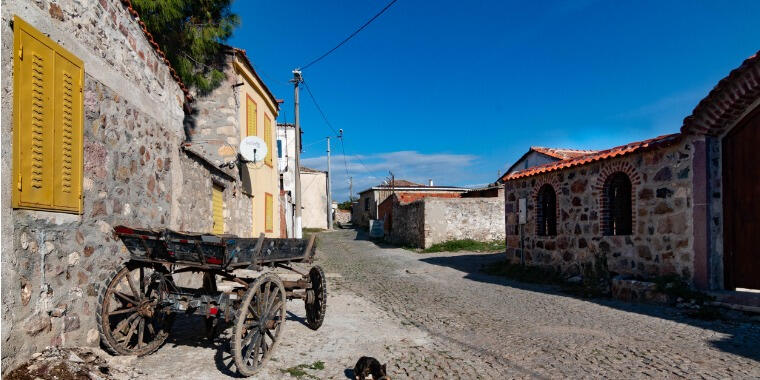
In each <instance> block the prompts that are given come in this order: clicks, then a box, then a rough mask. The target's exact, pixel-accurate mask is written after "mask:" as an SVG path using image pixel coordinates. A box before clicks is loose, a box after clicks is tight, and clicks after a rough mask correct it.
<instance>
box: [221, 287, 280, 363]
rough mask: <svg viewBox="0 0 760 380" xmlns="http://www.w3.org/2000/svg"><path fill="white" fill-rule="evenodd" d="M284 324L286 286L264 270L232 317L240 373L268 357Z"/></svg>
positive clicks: (233, 341) (235, 356) (233, 337)
mask: <svg viewBox="0 0 760 380" xmlns="http://www.w3.org/2000/svg"><path fill="white" fill-rule="evenodd" d="M284 324H285V287H284V286H283V285H282V281H281V280H280V278H279V277H277V275H275V274H273V273H267V274H265V275H263V276H261V277H259V278H257V279H256V280H255V281H254V282H253V284H251V286H250V287H249V288H248V291H247V292H246V293H245V296H244V297H243V301H242V302H241V303H240V308H239V310H238V315H237V319H236V320H235V330H234V331H233V336H232V356H233V357H234V360H235V366H236V367H237V370H238V372H240V374H241V375H243V376H252V375H253V374H255V373H256V372H257V371H258V370H259V369H260V368H261V367H262V366H263V364H264V363H265V362H266V361H267V359H269V356H270V355H271V354H272V351H273V350H274V348H275V347H276V346H277V342H278V339H279V338H280V334H281V333H282V327H283V325H284Z"/></svg>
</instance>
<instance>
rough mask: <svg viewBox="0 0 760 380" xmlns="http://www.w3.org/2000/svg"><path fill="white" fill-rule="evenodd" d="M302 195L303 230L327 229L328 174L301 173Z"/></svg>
mask: <svg viewBox="0 0 760 380" xmlns="http://www.w3.org/2000/svg"><path fill="white" fill-rule="evenodd" d="M301 194H302V195H303V199H302V201H301V206H302V207H303V209H302V210H301V225H302V226H303V228H327V174H326V173H325V172H301Z"/></svg>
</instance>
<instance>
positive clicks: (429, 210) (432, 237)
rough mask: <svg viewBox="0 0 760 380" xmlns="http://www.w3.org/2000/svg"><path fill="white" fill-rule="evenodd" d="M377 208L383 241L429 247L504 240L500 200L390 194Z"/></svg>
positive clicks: (493, 198)
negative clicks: (459, 242) (380, 218)
mask: <svg viewBox="0 0 760 380" xmlns="http://www.w3.org/2000/svg"><path fill="white" fill-rule="evenodd" d="M386 208H387V209H386ZM380 209H381V213H382V214H384V218H383V220H384V221H385V223H384V225H383V227H384V228H386V239H387V240H388V241H389V242H391V243H394V244H399V245H404V246H411V247H418V248H430V246H432V245H433V244H438V243H444V242H447V241H452V240H464V239H471V240H476V241H483V242H491V241H495V240H499V241H501V240H503V239H504V212H503V209H504V198H503V197H491V196H487V197H478V198H475V197H470V198H460V197H458V196H457V197H450V196H447V197H435V196H428V197H421V198H417V199H414V200H411V201H403V200H400V197H398V194H393V195H391V196H390V197H388V198H387V199H386V200H385V201H383V203H382V204H381V207H380Z"/></svg>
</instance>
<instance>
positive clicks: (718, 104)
mask: <svg viewBox="0 0 760 380" xmlns="http://www.w3.org/2000/svg"><path fill="white" fill-rule="evenodd" d="M758 98H760V51H758V52H756V53H755V54H754V55H753V56H751V57H749V58H747V59H746V60H745V61H744V62H742V64H741V66H739V67H737V68H736V69H734V70H732V71H731V73H729V74H728V76H727V77H725V78H723V79H721V80H720V82H718V84H717V85H716V86H715V88H713V89H712V91H710V93H709V94H707V96H706V97H705V98H704V99H702V101H700V102H699V104H697V106H696V107H695V108H694V111H692V113H691V115H689V116H687V117H686V118H685V119H684V120H683V126H682V127H681V132H683V133H698V134H707V135H712V136H719V135H721V134H723V132H725V129H726V128H727V127H729V126H731V125H732V124H733V123H735V122H736V121H738V119H739V117H741V116H742V115H743V114H744V113H745V111H746V110H747V108H749V106H750V105H752V104H753V103H754V102H755V101H757V100H758Z"/></svg>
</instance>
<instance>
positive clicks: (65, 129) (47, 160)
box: [12, 16, 84, 213]
mask: <svg viewBox="0 0 760 380" xmlns="http://www.w3.org/2000/svg"><path fill="white" fill-rule="evenodd" d="M13 22H14V24H13V25H14V28H13V47H14V49H13V53H14V56H13V120H14V123H13V125H14V127H13V143H12V145H13V195H12V205H13V207H14V208H29V209H40V210H55V211H64V212H72V213H81V212H82V171H83V161H82V159H83V154H82V131H83V129H82V128H83V121H82V120H83V118H82V115H83V113H84V106H83V102H82V83H83V81H84V65H83V63H82V61H81V60H80V59H79V58H77V57H75V56H74V55H72V54H71V53H69V52H68V51H66V50H65V49H63V48H62V47H61V46H59V45H58V44H56V43H55V42H53V40H51V39H50V38H47V37H46V36H44V35H43V34H42V33H40V32H39V31H38V30H36V29H35V28H34V27H32V26H31V25H29V24H27V23H26V22H25V21H24V20H22V19H20V18H19V17H18V16H14V19H13Z"/></svg>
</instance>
